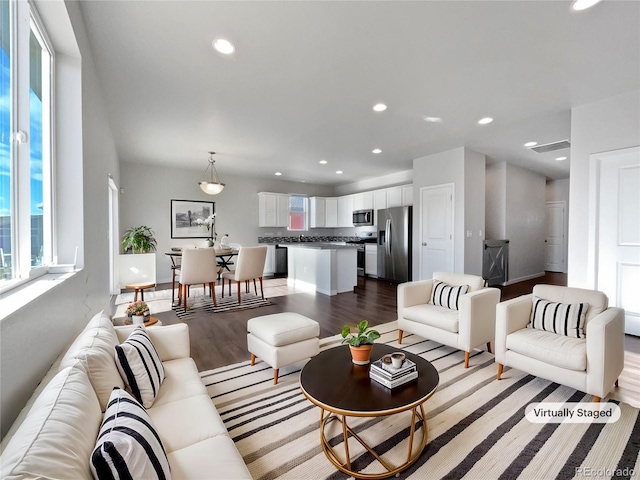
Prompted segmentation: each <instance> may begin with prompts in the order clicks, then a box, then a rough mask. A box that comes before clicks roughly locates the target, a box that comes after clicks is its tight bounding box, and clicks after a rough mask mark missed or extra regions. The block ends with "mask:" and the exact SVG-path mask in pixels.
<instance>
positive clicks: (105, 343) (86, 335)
mask: <svg viewBox="0 0 640 480" xmlns="http://www.w3.org/2000/svg"><path fill="white" fill-rule="evenodd" d="M116 345H118V337H117V335H116V332H115V329H114V328H113V324H112V323H111V319H110V318H109V316H108V315H106V314H105V313H104V312H100V313H98V314H97V315H95V316H94V317H93V318H92V319H91V320H90V321H89V323H88V324H87V326H86V328H85V329H84V330H83V331H82V332H81V333H80V335H78V337H76V339H75V341H74V342H73V344H71V347H69V350H67V353H66V354H65V355H64V357H63V358H62V361H61V362H60V369H63V368H65V367H68V366H69V365H71V364H72V363H73V362H74V361H75V360H80V362H81V363H82V365H83V366H84V368H85V370H86V372H87V375H88V376H89V380H90V381H91V385H92V386H93V389H94V390H95V391H96V394H97V395H98V400H99V401H100V407H101V408H102V411H103V412H104V410H105V409H106V408H107V402H108V401H109V397H110V395H111V391H112V390H113V387H120V388H124V382H123V381H122V377H121V376H120V373H119V372H118V368H117V367H116V363H115V362H114V360H113V352H114V348H115V346H116Z"/></svg>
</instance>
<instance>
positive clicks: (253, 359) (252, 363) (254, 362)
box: [251, 353, 256, 365]
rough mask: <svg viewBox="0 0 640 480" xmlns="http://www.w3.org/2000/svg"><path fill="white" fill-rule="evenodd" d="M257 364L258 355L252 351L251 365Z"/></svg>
mask: <svg viewBox="0 0 640 480" xmlns="http://www.w3.org/2000/svg"><path fill="white" fill-rule="evenodd" d="M255 364H256V356H255V355H254V354H253V353H252V354H251V365H255Z"/></svg>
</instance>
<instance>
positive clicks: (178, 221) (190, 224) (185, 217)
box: [171, 199, 216, 238]
mask: <svg viewBox="0 0 640 480" xmlns="http://www.w3.org/2000/svg"><path fill="white" fill-rule="evenodd" d="M213 213H216V204H215V202H202V201H200V200H173V199H172V200H171V238H209V236H210V230H207V227H206V226H205V225H196V224H195V221H196V220H198V219H200V220H204V219H206V218H207V217H208V216H209V215H211V214H213Z"/></svg>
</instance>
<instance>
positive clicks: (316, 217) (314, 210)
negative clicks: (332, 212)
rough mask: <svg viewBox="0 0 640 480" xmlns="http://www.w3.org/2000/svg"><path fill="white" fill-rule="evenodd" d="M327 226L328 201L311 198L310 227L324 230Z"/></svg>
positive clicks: (320, 198)
mask: <svg viewBox="0 0 640 480" xmlns="http://www.w3.org/2000/svg"><path fill="white" fill-rule="evenodd" d="M326 226H327V199H326V198H322V197H311V198H310V199H309V227H310V228H323V227H326Z"/></svg>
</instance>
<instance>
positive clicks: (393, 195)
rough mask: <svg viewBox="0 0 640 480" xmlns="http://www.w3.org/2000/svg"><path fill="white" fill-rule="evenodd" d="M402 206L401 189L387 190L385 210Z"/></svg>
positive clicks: (392, 188)
mask: <svg viewBox="0 0 640 480" xmlns="http://www.w3.org/2000/svg"><path fill="white" fill-rule="evenodd" d="M401 206H402V187H391V188H387V208H391V207H401Z"/></svg>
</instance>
